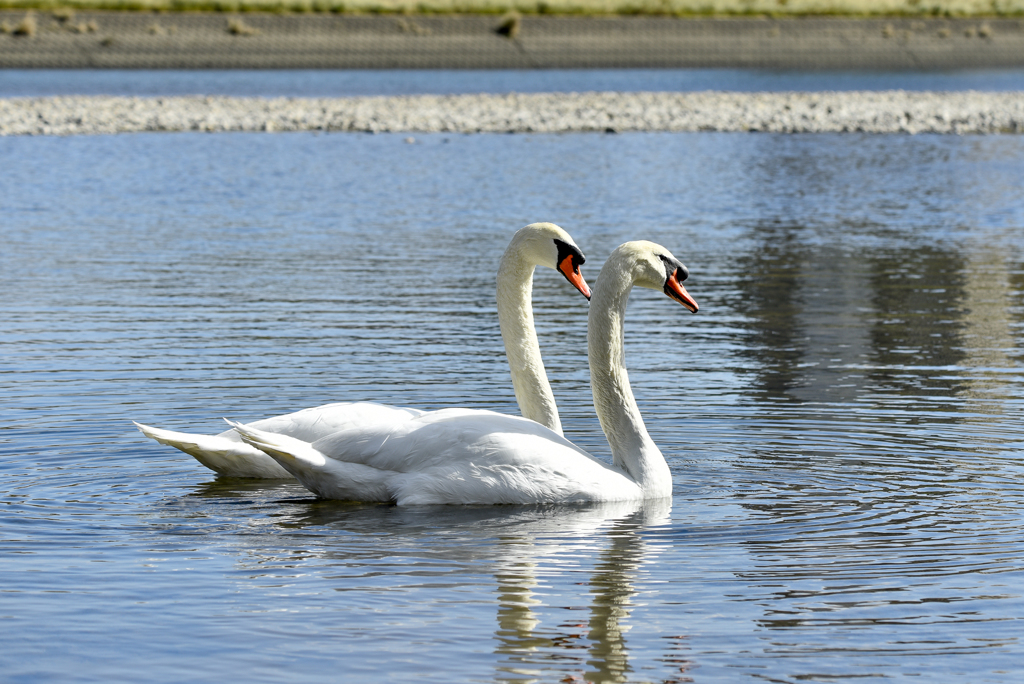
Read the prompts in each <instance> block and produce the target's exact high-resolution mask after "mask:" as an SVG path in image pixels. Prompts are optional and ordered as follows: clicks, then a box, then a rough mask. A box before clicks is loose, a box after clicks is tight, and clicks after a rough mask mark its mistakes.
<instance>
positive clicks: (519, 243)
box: [509, 223, 590, 299]
mask: <svg viewBox="0 0 1024 684" xmlns="http://www.w3.org/2000/svg"><path fill="white" fill-rule="evenodd" d="M512 248H515V249H516V250H518V251H519V252H520V254H521V255H522V256H523V257H524V258H525V259H526V260H527V261H529V262H531V263H532V264H534V265H535V266H545V267H547V268H553V269H555V270H556V271H558V272H559V273H561V274H562V275H563V276H565V279H566V280H568V281H569V283H570V284H571V285H572V286H573V287H575V288H576V289H577V290H579V291H580V294H582V295H583V296H584V297H586V298H587V299H590V286H588V285H587V281H586V280H584V279H583V274H582V273H580V266H582V265H583V263H584V262H585V261H586V260H587V258H586V257H585V256H583V252H582V251H581V250H580V248H579V247H577V246H576V242H575V241H574V240H573V239H572V236H570V235H569V233H567V232H565V231H564V230H563V229H562V228H561V227H559V226H556V225H555V224H554V223H531V224H530V225H528V226H526V227H525V228H520V229H519V230H518V231H517V232H516V234H515V235H513V236H512V242H511V243H510V244H509V249H512Z"/></svg>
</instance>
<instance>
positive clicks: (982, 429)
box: [0, 134, 1024, 682]
mask: <svg viewBox="0 0 1024 684" xmlns="http://www.w3.org/2000/svg"><path fill="white" fill-rule="evenodd" d="M0 159H3V160H4V161H5V168H9V169H13V170H14V171H12V172H9V173H7V174H5V175H3V176H0V197H2V198H3V224H2V228H0V234H2V236H3V241H4V248H3V249H2V250H0V289H2V290H3V291H4V292H5V293H7V295H6V296H5V297H4V298H3V301H2V303H0V311H2V317H3V320H4V326H3V327H2V329H0V397H2V399H0V408H2V415H3V417H4V420H3V422H2V425H0V473H2V475H3V478H2V482H3V483H4V484H3V485H0V491H2V492H3V497H2V501H3V502H4V504H5V511H6V515H5V516H4V518H3V519H2V520H0V553H2V554H3V561H2V563H0V594H2V596H3V601H2V603H0V605H2V608H0V634H2V635H3V637H4V640H5V645H6V646H7V648H5V649H4V650H3V654H2V655H0V667H2V669H3V671H4V672H5V677H6V678H8V679H9V680H11V681H24V682H28V681H38V680H40V679H60V680H62V681H100V680H102V681H111V680H132V681H135V680H138V679H139V678H140V677H145V678H146V679H147V680H151V681H168V682H170V681H183V680H190V681H193V680H201V681H209V680H214V679H237V678H238V677H239V676H240V675H242V676H244V677H245V678H246V679H247V680H251V681H254V682H261V681H266V682H271V681H281V680H287V681H314V680H318V681H319V680H322V679H323V677H324V676H334V677H337V676H339V674H340V675H341V676H342V677H343V678H344V679H346V680H347V681H348V680H351V681H381V680H382V679H389V680H390V679H398V678H407V679H414V680H416V681H430V682H479V681H507V682H526V681H543V682H548V681H566V682H572V681H584V680H587V681H595V682H650V681H656V682H683V681H702V682H704V681H737V680H740V679H743V680H748V679H749V680H759V681H760V680H764V681H787V682H796V681H801V680H812V681H820V680H826V679H849V678H853V677H886V678H904V677H906V678H910V677H927V678H929V679H930V680H933V681H951V682H952V681H957V682H961V681H972V682H981V681H1016V678H1017V677H1018V676H1019V674H1020V672H1021V663H1022V662H1024V659H1022V658H1024V648H1022V645H1021V643H1020V639H1019V637H1018V632H1019V629H1017V628H1016V625H1018V624H1019V623H1020V621H1021V619H1022V618H1024V600H1022V598H1021V593H1022V590H1021V588H1022V587H1024V584H1022V581H1024V561H1022V558H1024V523H1022V520H1024V515H1022V514H1024V506H1022V502H1024V496H1022V495H1024V477H1022V476H1024V468H1022V465H1021V458H1020V457H1021V454H1022V453H1024V431H1022V429H1021V424H1022V421H1021V417H1022V410H1024V372H1022V366H1021V358H1022V350H1024V334H1022V331H1024V237H1022V236H1024V231H1022V230H1021V228H1022V227H1024V189H1022V186H1021V185H1020V183H1019V179H1020V178H1022V177H1024V142H1021V141H1020V140H1018V139H1017V138H1000V137H998V136H996V137H985V138H982V137H973V138H972V137H963V138H954V137H949V138H940V137H931V136H919V137H910V136H899V137H871V136H858V135H821V136H806V137H787V136H776V135H731V134H692V135H661V134H654V135H617V136H616V135H572V136H568V135H567V136H484V135H479V136H442V135H436V136H418V137H417V139H416V141H415V143H414V144H409V143H407V142H405V137H404V136H389V135H382V136H364V135H313V134H295V135H233V134H231V135H218V136H207V135H198V134H195V135H194V134H182V135H132V136H120V137H102V136H98V137H94V138H76V139H65V140H56V139H51V138H38V139H2V140H0ZM535 220H552V221H555V222H557V223H559V224H561V225H563V226H564V227H565V228H566V229H568V230H569V231H570V232H571V233H572V234H573V236H574V238H575V239H576V240H577V242H578V243H579V244H580V245H581V246H582V247H583V249H584V251H585V253H586V254H587V257H588V261H587V264H586V266H585V267H584V271H585V274H586V275H587V277H588V279H589V280H591V281H592V282H593V281H595V280H596V279H597V274H598V272H599V269H600V265H601V264H602V262H603V260H604V258H605V256H606V255H607V254H608V253H609V252H610V250H611V249H612V248H613V247H614V246H615V245H617V244H619V243H620V242H622V241H624V240H627V239H636V238H646V239H652V240H655V241H658V242H660V243H662V244H664V245H666V246H667V247H669V249H671V250H672V251H673V252H674V253H675V255H676V256H678V257H680V258H681V259H682V260H683V261H684V262H685V263H686V264H687V265H688V266H689V268H690V271H691V273H692V276H691V279H690V281H689V282H688V288H689V290H690V292H691V293H692V294H693V295H694V296H695V298H696V299H697V300H698V302H700V304H701V311H700V313H699V314H697V315H690V314H688V313H687V312H686V311H685V310H683V309H682V308H681V307H679V306H678V305H675V304H674V303H672V302H671V301H669V300H666V299H665V298H664V297H663V296H661V295H660V293H656V292H649V291H640V290H638V291H636V292H634V294H633V295H632V298H631V303H630V312H629V319H628V321H627V326H626V327H627V330H626V344H627V364H628V366H629V368H630V379H631V381H632V383H633V386H634V389H635V391H636V394H637V398H638V402H639V404H640V406H641V409H642V411H643V413H644V416H645V419H646V420H647V426H648V428H649V430H650V432H651V434H652V436H653V437H654V439H655V440H656V441H657V442H658V444H659V445H660V446H661V448H662V450H663V451H664V453H665V455H666V458H667V459H668V461H669V464H670V466H671V468H672V472H673V475H674V478H675V490H674V497H673V500H672V502H671V505H667V504H649V505H645V506H633V505H626V506H624V505H605V506H595V505H578V506H535V507H475V506H471V507H428V508H398V507H393V506H386V505H365V504H349V503H342V502H328V501H317V500H315V499H314V498H313V497H311V496H310V495H309V493H308V492H306V490H304V489H302V488H301V487H300V486H298V485H297V484H294V483H288V482H259V481H249V480H239V479H224V478H217V477H215V476H214V475H213V473H212V472H210V471H207V470H205V469H204V468H203V467H201V466H200V465H198V464H197V463H196V462H195V461H194V460H193V459H191V458H190V457H188V456H186V455H184V454H182V453H180V452H177V451H174V450H172V449H169V448H167V447H162V446H160V445H158V444H155V443H153V442H150V441H148V440H146V439H145V438H144V437H142V436H141V435H140V434H139V433H138V432H137V431H136V430H135V429H134V427H133V426H132V425H131V423H130V420H133V419H134V420H139V421H141V422H145V423H149V424H153V425H158V426H161V427H166V428H170V429H194V430H196V431H204V432H210V433H212V432H218V431H220V430H222V429H223V423H222V422H221V421H220V418H221V417H222V416H227V417H231V418H234V419H239V420H251V419H256V418H259V417H264V416H268V415H274V414H278V413H284V412H287V411H291V410H295V409H298V408H303V407H307V406H314V405H318V404H322V403H327V402H331V401H343V400H375V401H381V402H385V403H392V404H399V405H411V406H416V407H420V408H441V407H445V406H452V405H458V406H470V407H476V408H487V409H494V410H499V411H505V412H510V413H513V412H515V401H514V396H513V394H512V390H511V385H510V382H509V379H508V372H507V367H506V364H505V359H504V356H503V354H502V349H501V343H500V337H499V335H498V327H497V319H496V315H495V312H494V304H493V297H494V295H493V287H494V285H493V283H494V271H495V269H496V264H497V259H498V256H499V255H500V253H501V251H502V250H503V249H504V247H505V244H506V243H507V241H508V238H509V236H510V235H511V233H512V232H513V231H514V230H515V229H517V228H519V227H521V226H522V225H524V224H526V223H528V222H531V221H535ZM535 300H536V306H537V326H538V330H539V335H540V338H541V344H542V348H543V351H544V357H545V362H546V364H547V367H548V372H549V375H550V377H551V379H552V384H553V386H554V391H555V394H556V397H557V399H558V401H559V407H560V409H561V414H562V420H563V424H564V425H565V427H566V434H567V436H568V437H570V438H571V439H573V440H574V441H576V442H577V443H578V444H580V445H581V446H583V447H585V448H587V449H590V450H592V451H594V452H595V453H596V454H598V455H600V456H602V457H606V455H607V446H606V444H605V442H604V438H603V436H602V434H601V432H600V428H599V426H598V423H597V420H596V418H595V417H594V414H593V408H592V405H591V399H590V393H589V387H588V384H587V383H588V373H587V364H586V357H585V349H586V331H585V325H586V312H587V304H586V302H585V300H583V299H582V298H580V297H579V296H578V295H576V294H574V293H573V292H572V290H571V288H570V287H569V286H568V285H567V284H566V283H564V281H563V280H561V279H560V278H559V277H558V276H557V275H556V274H554V273H552V272H547V271H544V272H538V274H537V279H536V287H535Z"/></svg>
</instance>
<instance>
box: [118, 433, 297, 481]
mask: <svg viewBox="0 0 1024 684" xmlns="http://www.w3.org/2000/svg"><path fill="white" fill-rule="evenodd" d="M135 427H137V428H139V430H141V431H142V434H144V435H146V436H147V437H149V438H150V439H154V440H156V441H157V442H160V443H161V444H166V445H167V446H172V447H174V448H175V449H179V450H181V451H184V452H185V453H186V454H189V455H190V456H193V457H194V458H195V459H196V460H197V461H199V462H200V463H202V464H203V465H204V466H206V467H207V468H209V469H210V470H213V471H215V472H217V473H219V474H220V475H224V476H226V477H260V478H266V479H291V477H292V476H291V475H290V474H289V473H288V471H287V470H285V469H284V468H282V467H281V466H279V465H278V464H277V462H276V461H274V459H273V458H271V457H270V456H268V455H267V454H265V453H263V452H262V451H260V450H259V449H257V448H256V447H253V446H250V445H248V444H245V443H244V442H242V440H241V439H240V438H239V437H238V434H237V433H235V432H234V431H233V430H232V431H228V432H226V433H223V434H220V435H194V434H190V433H187V432H174V431H173V430H163V429H161V428H155V427H150V426H149V425H143V424H141V423H135ZM229 433H230V434H229Z"/></svg>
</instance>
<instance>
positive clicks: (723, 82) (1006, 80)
mask: <svg viewBox="0 0 1024 684" xmlns="http://www.w3.org/2000/svg"><path fill="white" fill-rule="evenodd" d="M901 89H902V90H989V91H992V90H996V91H1005V90H1024V70H1022V69H976V70H960V71H935V72H920V71H914V72H899V71H897V72H889V71H821V72H816V71H785V70H778V71H772V70H763V69H593V70H582V71H581V70H571V69H550V70H547V69H545V70H543V71H541V70H525V69H524V70H515V69H512V70H505V69H483V70H473V69H459V70H444V69H423V70H420V69H393V70H378V69H363V70H361V69H351V70H344V71H340V70H339V71H332V70H289V69H285V70H280V71H251V70H244V69H239V70H230V71H217V70H210V71H205V70H204V71H174V70H160V71H150V70H118V69H109V70H108V69H104V70H92V71H90V70H78V69H65V70H61V69H3V70H0V97H41V96H47V95H136V96H146V97H152V96H160V95H164V96H166V95H232V96H238V97H350V96H356V95H419V94H441V95H445V94H462V93H508V92H520V93H543V92H587V91H629V92H633V91H673V92H680V91H682V92H688V91H700V90H731V91H738V92H758V91H794V90H795V91H815V90H901Z"/></svg>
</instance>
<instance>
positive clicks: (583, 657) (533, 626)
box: [495, 499, 671, 682]
mask: <svg viewBox="0 0 1024 684" xmlns="http://www.w3.org/2000/svg"><path fill="white" fill-rule="evenodd" d="M670 511H671V500H669V499H658V500H654V501H647V502H642V503H636V502H634V503H608V504H603V505H599V506H592V507H588V508H587V509H585V510H577V511H574V514H573V515H572V516H571V519H570V522H569V524H570V525H571V526H572V530H571V534H572V536H578V537H579V538H580V539H588V540H593V541H598V540H600V541H603V542H606V545H605V546H604V548H603V549H601V551H600V552H599V553H598V555H597V558H596V563H595V565H594V567H593V569H592V571H591V573H590V579H589V585H590V605H589V606H587V607H586V608H584V607H582V606H580V607H576V606H569V607H567V608H568V609H569V610H572V611H573V612H576V611H578V617H576V616H574V615H570V616H568V617H567V619H566V620H563V621H562V622H561V623H560V624H559V625H558V626H557V627H555V628H550V627H549V628H546V629H543V630H541V629H539V628H540V624H541V619H540V616H538V615H537V613H536V611H535V607H540V606H543V604H544V601H543V600H541V599H539V598H537V594H538V593H539V588H540V586H541V585H540V580H539V578H538V574H539V573H542V572H543V573H545V574H552V573H557V572H558V568H559V566H561V565H564V564H566V559H562V558H559V555H560V554H559V551H560V549H559V548H557V545H559V544H562V543H564V542H563V540H561V539H558V540H557V541H555V540H551V541H544V536H545V534H546V533H547V530H545V529H543V528H541V529H538V528H536V527H531V528H530V529H528V530H525V531H523V532H522V533H521V534H516V535H510V536H508V537H506V538H504V539H502V540H501V541H500V542H499V547H498V548H499V550H500V551H507V553H501V559H500V560H499V561H498V570H497V571H496V572H495V578H496V579H497V581H498V629H497V632H496V637H497V639H498V642H499V644H498V647H497V648H496V649H495V652H496V654H498V656H499V659H498V662H499V665H498V672H497V673H496V677H495V679H497V680H498V681H509V682H512V681H514V682H523V681H530V680H532V679H537V678H542V677H543V676H544V674H545V672H544V670H545V669H547V667H545V665H548V664H552V663H557V665H558V668H559V669H560V670H565V669H570V670H577V669H579V670H583V671H582V672H580V676H581V677H582V679H576V678H567V679H563V680H562V681H587V682H624V681H626V680H627V679H628V676H627V675H628V673H629V672H630V666H629V651H628V648H627V646H626V639H625V633H626V632H627V631H628V630H629V626H628V625H627V624H626V622H627V620H628V619H629V616H630V612H631V609H632V607H633V604H632V599H633V596H634V595H635V594H636V590H635V589H634V587H633V582H634V581H635V579H636V577H637V575H638V573H639V569H640V566H641V565H643V564H644V563H647V562H651V561H652V560H654V558H655V556H656V554H657V547H656V546H651V545H648V544H647V542H646V541H645V540H644V537H643V535H642V532H643V531H644V529H645V528H649V527H654V526H657V525H662V524H666V523H667V522H668V520H669V512H670ZM552 522H562V523H565V522H566V521H565V520H564V519H563V520H560V521H559V520H557V519H555V520H552ZM552 531H554V530H552ZM559 532H560V535H559V536H561V535H564V534H565V532H566V530H564V529H563V530H560V531H559ZM571 548H572V550H573V551H575V550H576V549H575V547H574V546H573V547H571ZM544 566H547V567H546V568H545V567H544ZM584 610H587V612H588V614H584V613H583V611H584Z"/></svg>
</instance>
